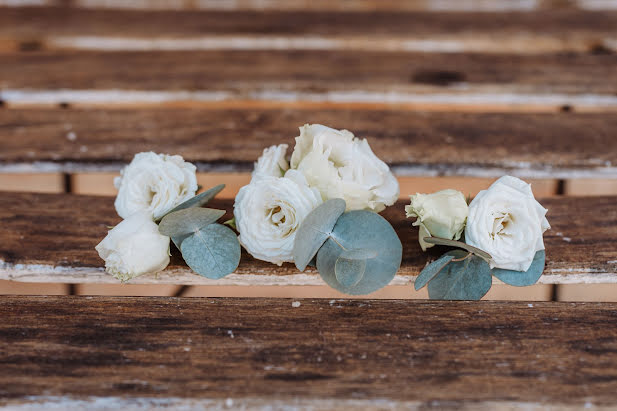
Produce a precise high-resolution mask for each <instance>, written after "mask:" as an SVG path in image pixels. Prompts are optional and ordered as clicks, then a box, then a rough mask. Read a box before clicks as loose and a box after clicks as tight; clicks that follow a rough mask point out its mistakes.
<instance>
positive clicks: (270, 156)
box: [252, 144, 289, 178]
mask: <svg viewBox="0 0 617 411" xmlns="http://www.w3.org/2000/svg"><path fill="white" fill-rule="evenodd" d="M287 147H288V146H287V144H280V145H278V146H271V147H268V148H266V149H265V150H264V152H263V154H262V155H261V157H259V159H258V160H257V162H256V163H255V169H254V170H253V174H252V178H260V177H264V176H270V177H283V175H285V172H286V171H287V170H288V169H289V163H288V162H287V160H285V154H286V153H287Z"/></svg>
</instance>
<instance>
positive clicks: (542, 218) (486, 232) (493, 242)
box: [465, 176, 550, 271]
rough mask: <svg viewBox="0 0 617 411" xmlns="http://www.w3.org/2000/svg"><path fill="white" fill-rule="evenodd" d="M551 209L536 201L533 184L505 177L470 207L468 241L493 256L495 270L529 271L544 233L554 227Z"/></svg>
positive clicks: (541, 243) (482, 192) (466, 236)
mask: <svg viewBox="0 0 617 411" xmlns="http://www.w3.org/2000/svg"><path fill="white" fill-rule="evenodd" d="M546 212H547V210H546V209H545V208H544V207H542V206H541V205H540V203H539V202H538V201H537V200H536V199H535V198H534V196H533V193H532V191H531V185H530V184H527V183H525V182H524V181H522V180H520V179H518V178H516V177H511V176H504V177H501V178H500V179H499V180H497V181H495V182H494V183H493V184H492V185H491V186H490V187H489V188H488V190H482V191H480V193H478V195H477V196H476V198H474V199H473V201H472V202H471V204H470V205H469V216H468V217H467V227H466V228H465V242H466V243H467V244H469V245H472V246H474V247H477V248H480V249H482V250H484V251H486V252H487V253H489V254H490V255H491V256H492V260H491V262H490V266H491V268H495V267H496V268H503V269H507V270H515V271H527V270H528V269H529V267H530V266H531V263H532V261H533V258H534V256H535V254H536V252H537V251H540V250H544V240H543V237H542V235H543V233H544V232H545V231H546V230H548V229H549V228H550V225H549V223H548V220H547V219H546Z"/></svg>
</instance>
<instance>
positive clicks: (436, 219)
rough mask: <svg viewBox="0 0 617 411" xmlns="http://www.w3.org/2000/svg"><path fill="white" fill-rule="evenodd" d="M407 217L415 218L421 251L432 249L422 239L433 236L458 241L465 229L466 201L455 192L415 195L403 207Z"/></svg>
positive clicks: (430, 245) (461, 194)
mask: <svg viewBox="0 0 617 411" xmlns="http://www.w3.org/2000/svg"><path fill="white" fill-rule="evenodd" d="M405 211H406V212H407V217H417V219H416V221H415V222H414V223H413V225H414V226H420V233H419V237H418V239H419V241H420V246H421V247H422V250H423V251H426V249H427V248H430V247H433V246H434V244H429V243H427V242H425V241H424V237H426V236H433V237H441V238H447V239H449V240H458V239H460V238H461V234H462V233H463V230H464V229H465V221H466V220H467V213H468V207H467V201H465V196H464V195H463V193H461V192H460V191H457V190H442V191H438V192H436V193H433V194H415V195H412V196H411V204H410V205H408V206H406V207H405Z"/></svg>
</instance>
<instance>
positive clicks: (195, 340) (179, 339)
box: [0, 297, 617, 410]
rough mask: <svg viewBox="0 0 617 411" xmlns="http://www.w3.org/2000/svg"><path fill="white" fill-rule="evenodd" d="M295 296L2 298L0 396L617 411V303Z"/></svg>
mask: <svg viewBox="0 0 617 411" xmlns="http://www.w3.org/2000/svg"><path fill="white" fill-rule="evenodd" d="M293 301H294V300H284V299H283V300H281V299H262V298H260V299H201V298H200V299H182V298H110V297H99V298H96V297H93V298H87V299H85V298H83V297H3V298H2V299H0V316H1V317H2V318H3V321H1V322H0V348H1V349H0V362H1V363H2V367H3V372H2V373H0V387H2V388H1V389H0V390H1V392H2V399H0V404H1V405H3V406H4V407H7V408H10V407H11V406H17V405H24V404H30V405H31V406H32V408H34V409H40V408H45V407H50V406H55V407H56V408H58V409H61V408H62V409H67V408H83V409H104V407H109V408H115V409H145V408H149V407H161V408H164V407H171V408H180V407H181V406H184V407H185V408H183V409H187V408H190V407H192V408H198V407H200V406H209V407H214V408H217V409H218V408H221V409H222V408H225V407H227V408H231V409H243V408H244V407H257V408H261V407H264V408H265V407H266V406H269V407H270V408H268V409H272V408H274V409H278V408H283V407H291V406H295V407H299V408H302V407H306V406H310V407H312V408H314V409H349V408H352V407H356V408H361V409H394V408H401V407H405V408H406V409H426V408H439V409H461V408H462V409H473V410H478V409H481V410H482V409H536V408H537V407H541V406H552V407H555V408H559V409H583V408H593V409H595V408H594V407H599V408H600V409H602V408H606V409H608V408H609V407H610V406H615V405H616V404H617V374H616V372H615V369H616V368H617V353H616V350H615V341H617V325H616V324H617V323H616V320H617V305H615V304H610V303H602V304H599V303H577V304H575V303H533V304H529V303H526V302H473V303H469V302H429V301H424V302H411V301H401V300H389V301H377V300H364V301H356V300H330V301H329V300H328V299H321V300H297V301H296V303H295V304H294V305H298V303H300V305H299V306H298V307H294V305H292V304H293ZM547 331H548V332H547ZM129 407H135V408H129ZM277 407H278V408H277ZM109 408H105V409H109ZM192 408H191V409H192ZM28 409H31V408H28Z"/></svg>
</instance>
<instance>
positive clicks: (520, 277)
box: [493, 250, 546, 287]
mask: <svg viewBox="0 0 617 411" xmlns="http://www.w3.org/2000/svg"><path fill="white" fill-rule="evenodd" d="M545 259H546V253H545V252H544V250H540V251H538V252H536V255H535V256H534V257H533V261H532V263H531V266H530V267H529V269H528V270H527V271H514V270H504V269H501V268H493V275H494V276H495V277H497V278H499V279H500V280H501V281H503V282H504V283H506V284H510V285H514V286H516V287H525V286H528V285H534V284H535V283H536V282H537V281H538V279H539V278H540V276H541V275H542V271H544V261H545Z"/></svg>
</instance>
